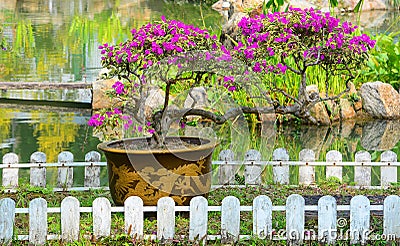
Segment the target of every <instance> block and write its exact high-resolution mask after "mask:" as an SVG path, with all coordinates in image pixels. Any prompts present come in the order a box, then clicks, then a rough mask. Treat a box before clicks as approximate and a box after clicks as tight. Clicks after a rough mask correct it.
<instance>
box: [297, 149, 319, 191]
mask: <svg viewBox="0 0 400 246" xmlns="http://www.w3.org/2000/svg"><path fill="white" fill-rule="evenodd" d="M299 161H303V162H308V161H315V153H314V151H313V150H312V149H303V150H301V151H300V153H299ZM314 183H315V172H314V167H313V166H308V165H305V166H299V184H301V185H310V184H314Z"/></svg>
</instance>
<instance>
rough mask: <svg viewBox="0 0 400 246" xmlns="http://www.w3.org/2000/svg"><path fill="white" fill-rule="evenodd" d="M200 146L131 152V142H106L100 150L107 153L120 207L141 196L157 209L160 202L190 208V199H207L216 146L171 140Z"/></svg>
mask: <svg viewBox="0 0 400 246" xmlns="http://www.w3.org/2000/svg"><path fill="white" fill-rule="evenodd" d="M168 139H174V140H175V141H176V140H180V141H185V142H190V143H194V144H196V145H198V146H195V147H190V148H189V147H183V148H182V149H176V148H175V149H171V150H169V149H162V150H151V149H143V150H131V149H129V148H126V147H125V146H128V145H129V144H130V143H132V142H135V141H149V138H130V139H123V140H117V141H112V142H105V143H101V144H99V145H98V149H100V150H102V151H103V152H104V153H105V156H106V159H107V168H108V181H109V187H110V193H111V196H112V198H113V200H114V203H115V204H116V205H123V203H124V201H125V199H126V198H128V197H130V196H139V197H140V198H142V200H143V203H144V205H151V206H154V205H157V201H158V199H160V198H161V197H164V196H170V197H172V198H173V199H174V200H175V202H176V204H177V205H189V202H190V199H191V198H192V197H195V196H198V195H206V194H207V193H208V192H209V190H210V188H211V171H212V167H211V162H212V152H213V151H214V148H215V146H216V143H214V142H212V141H210V140H208V139H203V138H196V137H167V141H168Z"/></svg>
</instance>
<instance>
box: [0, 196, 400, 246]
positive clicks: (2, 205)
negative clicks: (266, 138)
mask: <svg viewBox="0 0 400 246" xmlns="http://www.w3.org/2000/svg"><path fill="white" fill-rule="evenodd" d="M308 210H311V211H317V213H318V225H317V227H313V228H306V225H305V217H306V215H305V211H308ZM399 210H400V197H399V196H395V195H391V196H388V197H386V198H385V200H384V203H383V205H370V201H369V199H368V198H367V197H365V196H362V195H358V196H354V197H353V198H352V199H351V201H350V204H349V205H337V203H336V200H335V198H334V197H332V196H329V195H327V196H323V197H321V198H320V199H319V200H318V205H316V206H306V205H305V200H304V198H303V197H302V196H300V195H297V194H292V195H290V196H289V197H288V198H287V200H286V205H285V206H273V205H272V203H271V199H270V198H269V197H268V196H265V195H260V196H258V197H256V198H255V199H254V200H253V204H252V206H241V205H240V202H239V199H238V198H236V197H234V196H228V197H225V198H224V199H223V200H222V203H221V206H209V205H208V201H207V199H206V198H204V197H202V196H198V197H195V198H193V199H192V200H191V201H190V206H175V202H174V201H173V199H172V198H171V197H163V198H161V199H159V200H158V203H157V206H143V201H142V200H141V199H140V198H139V197H135V196H132V197H129V198H128V199H126V201H125V203H124V206H123V207H111V205H110V201H109V200H108V199H107V198H104V197H99V198H96V199H95V200H94V201H93V204H92V207H80V203H79V201H78V199H77V198H75V197H72V196H69V197H66V198H64V199H63V200H62V202H61V207H57V208H51V207H50V208H49V207H48V206H47V201H46V200H45V199H43V198H35V199H33V200H31V202H30V203H29V208H16V207H15V202H14V201H13V200H12V199H10V198H3V199H0V214H1V215H2V216H0V243H8V242H10V241H11V240H12V239H13V237H15V238H17V239H18V240H25V241H29V243H30V244H34V245H41V244H45V243H46V241H47V240H62V241H66V242H71V241H76V240H79V239H80V216H81V213H91V214H92V217H91V218H92V221H93V222H92V223H93V224H92V228H93V231H92V232H91V233H92V235H93V238H94V239H99V238H101V237H108V236H112V234H111V232H112V230H111V223H112V216H111V214H112V213H116V212H122V213H123V214H124V215H123V216H124V227H125V228H124V230H125V233H126V234H128V235H130V236H132V237H136V238H137V239H147V240H155V239H157V240H170V239H176V238H179V239H187V240H190V241H207V240H221V243H223V244H225V243H234V242H237V241H238V240H246V239H251V238H259V239H263V240H286V242H287V244H288V245H301V244H302V243H303V242H305V241H318V242H320V243H322V244H334V243H335V242H336V241H339V240H340V241H342V240H346V241H348V242H349V243H351V244H357V243H361V244H362V245H364V244H366V243H367V242H370V241H375V240H379V241H395V240H399V239H400V216H398V211H399ZM180 211H183V212H185V211H186V212H189V230H188V235H175V227H176V222H175V216H176V215H175V213H176V212H180ZM274 211H284V212H285V218H286V219H285V221H286V227H284V228H278V225H276V226H274V224H273V223H272V222H273V216H272V212H274ZM338 211H349V214H350V216H349V218H342V217H339V216H338ZM371 211H383V224H382V228H383V232H381V233H377V232H376V231H373V230H371V228H370V217H371ZM145 212H156V214H157V224H156V226H157V229H156V234H155V235H147V234H145V233H144V214H145ZM209 212H219V213H218V214H217V215H216V214H214V215H213V216H219V220H220V228H221V230H220V233H219V234H218V235H209V234H208V218H209V217H208V216H209ZM244 212H251V213H252V226H253V230H252V235H241V234H240V224H241V223H242V222H243V221H241V213H244ZM25 213H28V214H29V234H28V235H14V233H15V232H14V231H13V228H14V224H15V221H16V216H17V215H18V214H25ZM48 213H60V214H61V216H60V217H61V229H60V233H59V234H51V235H49V234H48V223H49V222H48V218H47V215H48Z"/></svg>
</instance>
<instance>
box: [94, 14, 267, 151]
mask: <svg viewBox="0 0 400 246" xmlns="http://www.w3.org/2000/svg"><path fill="white" fill-rule="evenodd" d="M99 48H100V50H101V53H102V54H103V57H102V65H103V67H105V68H107V69H108V72H107V74H106V77H116V78H118V81H116V82H115V84H114V85H113V86H112V88H113V89H112V90H111V91H109V92H108V95H109V96H110V98H112V100H113V102H114V105H113V107H112V108H110V109H103V110H100V111H99V112H97V113H96V114H94V115H93V116H92V117H91V119H90V120H89V122H88V124H89V125H91V126H94V127H95V129H96V130H97V131H101V132H103V133H104V136H106V137H108V138H113V137H114V138H121V137H123V135H124V134H125V135H126V133H135V134H143V133H147V134H150V135H152V136H153V138H152V140H153V141H152V143H153V144H154V145H158V146H159V147H162V146H164V145H165V144H166V143H165V136H166V135H167V133H168V130H169V128H170V126H171V124H172V123H174V122H177V121H178V122H180V123H181V125H183V124H184V122H185V118H186V117H188V116H200V117H202V118H206V119H209V120H212V121H214V122H216V123H217V124H222V123H224V122H226V121H227V120H228V119H232V118H234V117H237V116H238V115H242V114H243V113H259V112H267V111H268V112H273V108H272V107H270V106H268V107H266V108H261V107H259V106H256V104H255V102H256V101H257V100H249V101H246V102H245V103H243V105H238V104H237V103H236V104H235V107H234V108H229V109H227V110H226V112H217V111H216V110H215V108H209V109H207V108H197V107H192V106H194V105H195V101H196V100H197V99H196V98H195V97H194V96H193V94H192V91H193V89H194V88H196V87H198V86H201V85H209V86H212V87H213V91H214V92H215V94H218V92H220V91H223V92H221V93H226V94H228V95H229V96H231V97H232V98H233V99H235V97H237V95H238V93H242V91H244V90H246V91H249V90H252V93H253V94H256V93H257V94H258V95H259V96H260V95H261V91H258V92H256V90H257V86H252V84H258V83H259V82H260V81H259V77H258V76H254V75H255V73H253V72H252V71H251V70H249V67H247V66H245V64H243V62H241V61H240V60H238V59H237V58H235V57H233V56H232V55H231V54H230V51H228V50H227V49H226V48H225V47H224V46H222V45H221V44H220V43H219V41H218V40H217V37H216V36H215V35H214V36H212V35H211V34H210V33H208V31H206V30H202V29H200V28H197V27H194V26H191V25H187V24H184V23H182V22H180V21H176V20H166V19H165V18H164V17H162V20H161V21H158V22H154V23H149V24H147V25H145V26H142V27H141V28H139V29H138V30H136V29H133V30H132V38H131V39H130V40H128V41H126V42H123V43H120V44H118V45H109V44H104V45H101V46H100V47H99ZM255 82H257V83H255ZM154 86H155V87H157V88H162V89H163V90H164V91H165V93H164V99H163V102H162V104H161V106H160V108H159V109H157V110H155V111H154V112H151V115H148V114H146V111H145V110H144V108H145V106H146V100H147V98H148V97H149V95H150V93H151V91H152V88H154ZM182 92H185V93H186V94H187V95H188V96H189V97H191V98H192V99H193V101H194V103H192V106H190V107H186V108H179V107H177V105H174V107H173V105H172V103H171V102H172V100H171V98H172V94H175V95H177V94H180V95H181V94H182ZM178 99H179V98H178ZM175 101H178V102H179V100H175ZM180 102H182V100H180ZM181 104H182V103H181ZM178 106H179V105H178Z"/></svg>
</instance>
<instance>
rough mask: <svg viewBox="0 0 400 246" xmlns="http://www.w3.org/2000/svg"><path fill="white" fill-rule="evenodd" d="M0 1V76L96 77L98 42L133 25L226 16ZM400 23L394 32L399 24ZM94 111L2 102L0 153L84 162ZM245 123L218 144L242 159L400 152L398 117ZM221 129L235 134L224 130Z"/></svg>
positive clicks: (383, 25) (110, 4)
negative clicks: (4, 46) (251, 152)
mask: <svg viewBox="0 0 400 246" xmlns="http://www.w3.org/2000/svg"><path fill="white" fill-rule="evenodd" d="M0 3H1V4H0V23H1V24H2V25H3V36H4V37H5V38H6V41H7V42H8V43H9V44H10V45H11V46H12V47H13V50H12V52H0V81H38V82H40V81H51V82H77V81H89V82H90V81H94V80H96V78H97V76H98V74H99V71H100V67H101V66H100V54H99V52H98V50H97V47H98V45H99V44H102V43H105V42H112V43H115V42H119V41H122V40H125V39H126V38H127V37H128V35H129V31H130V30H131V29H132V28H133V27H138V26H141V25H142V24H143V23H145V22H148V21H150V20H154V19H159V18H160V16H161V15H165V16H167V17H168V18H170V19H180V20H183V21H185V22H187V23H191V24H194V25H197V26H200V27H205V28H208V29H209V30H211V31H213V32H216V33H217V32H218V30H219V29H220V26H221V23H222V21H223V20H222V17H221V15H220V14H219V13H217V12H216V11H214V10H212V9H211V8H210V7H207V6H203V5H199V4H198V3H191V2H189V3H188V2H185V1H180V2H179V3H178V1H159V0H147V1H145V0H119V1H117V0H114V1H113V0H71V1H64V0H40V1H32V0H30V1H28V0H25V1H24V0H18V1H16V0H14V1H13V0H3V1H0ZM397 15H398V12H375V14H374V15H372V13H363V16H362V17H361V22H360V25H361V26H362V27H363V29H364V30H366V31H370V32H382V31H385V30H387V28H388V27H389V26H390V25H391V23H392V22H393V20H394V19H395V18H396V17H397ZM343 18H345V17H343ZM346 18H350V19H351V18H354V17H351V16H350V17H346ZM399 23H400V22H398V23H397V24H395V25H394V27H393V29H391V30H392V31H395V30H399V29H400V24H399ZM7 93H8V94H7ZM24 93H25V94H24ZM43 93H44V92H39V94H40V95H42V94H43ZM46 93H52V94H51V95H50V96H49V98H52V99H54V97H59V98H62V99H63V98H64V97H65V98H69V97H70V95H67V94H66V93H65V92H64V93H63V92H54V91H53V92H46ZM10 94H12V95H19V96H20V97H28V96H29V95H31V94H32V91H31V92H10V91H2V92H1V97H8V96H9V95H10ZM35 95H36V94H35ZM42 96H43V95H42ZM81 96H82V95H78V100H81V101H85V100H87V97H85V98H86V99H79V98H80V97H81ZM30 97H33V98H35V97H36V98H37V97H39V98H40V97H41V96H30ZM91 113H92V112H91V111H90V110H87V109H80V108H73V107H72V108H63V107H45V106H40V105H21V104H13V103H11V104H10V103H7V104H4V103H1V104H0V158H2V157H3V155H4V154H6V153H8V152H15V153H17V154H18V155H19V156H20V159H21V160H20V161H21V162H28V161H29V157H30V155H31V154H32V153H33V152H35V151H42V152H44V153H46V155H47V161H48V162H56V161H57V155H58V154H59V153H60V152H61V151H64V150H68V151H71V152H72V153H73V154H74V156H75V160H76V161H83V160H84V155H85V154H86V153H87V152H89V151H91V150H96V146H97V144H98V143H99V142H100V141H99V139H98V138H96V137H94V136H93V134H92V129H91V128H90V127H88V126H87V124H86V122H87V120H88V119H89V117H90V116H91ZM248 129H250V133H246V134H247V135H246V136H248V138H243V137H242V136H241V134H243V133H236V135H237V138H238V139H236V140H237V142H236V143H235V144H233V145H232V143H230V142H226V140H224V141H223V142H222V143H221V145H220V146H219V150H221V149H223V148H228V147H232V146H233V147H234V148H236V149H235V152H236V153H237V156H238V158H241V157H242V156H243V155H244V152H245V151H246V150H247V149H249V148H256V149H259V150H260V151H261V153H262V154H263V156H264V157H265V159H268V158H269V157H270V156H271V154H272V151H273V149H275V148H279V147H285V148H286V149H288V151H289V155H290V156H291V158H292V159H294V160H296V159H297V156H298V153H299V151H300V150H301V149H303V148H311V149H313V150H314V151H315V152H316V154H317V158H318V159H319V160H324V156H325V153H326V152H327V151H329V150H332V149H336V150H339V151H340V152H341V153H342V154H343V160H344V161H351V160H354V153H355V152H356V151H359V150H367V151H369V152H370V153H371V154H372V156H373V159H374V160H379V154H380V153H381V152H382V151H383V150H387V149H391V150H393V151H395V152H396V153H397V154H398V155H399V156H400V132H399V130H398V129H399V124H398V123H393V122H384V121H376V122H368V123H356V122H350V123H345V124H342V125H338V126H332V127H317V128H312V127H286V128H284V129H280V130H279V131H277V130H276V127H275V126H272V125H271V126H267V127H265V126H264V127H258V126H255V127H249V128H248ZM218 134H221V135H222V136H224V134H230V136H231V137H232V138H235V137H233V134H231V133H227V132H224V130H223V128H222V130H221V132H220V133H218ZM223 139H229V136H228V137H227V138H226V137H223ZM241 141H245V142H241ZM217 152H218V151H217ZM376 175H377V174H376Z"/></svg>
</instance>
